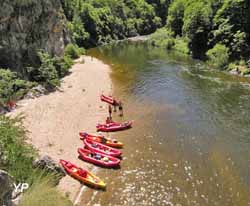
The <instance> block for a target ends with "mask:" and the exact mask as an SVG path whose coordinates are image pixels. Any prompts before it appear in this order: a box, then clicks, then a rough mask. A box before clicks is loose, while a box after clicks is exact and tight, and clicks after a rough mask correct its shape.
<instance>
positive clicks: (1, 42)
mask: <svg viewBox="0 0 250 206" xmlns="http://www.w3.org/2000/svg"><path fill="white" fill-rule="evenodd" d="M0 5H1V6H0V67H4V68H11V69H12V70H16V71H19V72H21V73H22V74H25V72H24V70H23V68H25V67H26V66H30V65H36V64H37V55H36V52H37V51H38V50H44V51H46V52H48V53H50V54H52V55H58V56H60V55H61V54H62V53H63V50H64V47H65V45H66V44H67V43H68V42H69V38H68V34H67V31H66V29H65V28H66V26H65V24H66V19H65V16H64V14H63V10H62V7H61V2H60V0H0Z"/></svg>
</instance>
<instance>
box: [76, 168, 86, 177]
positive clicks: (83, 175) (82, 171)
mask: <svg viewBox="0 0 250 206" xmlns="http://www.w3.org/2000/svg"><path fill="white" fill-rule="evenodd" d="M77 173H78V174H79V175H80V176H81V177H87V172H86V171H84V170H78V172H77Z"/></svg>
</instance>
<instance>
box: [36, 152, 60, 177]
mask: <svg viewBox="0 0 250 206" xmlns="http://www.w3.org/2000/svg"><path fill="white" fill-rule="evenodd" d="M33 165H34V167H36V168H40V169H44V170H46V171H48V172H51V173H54V174H58V175H60V176H65V172H64V170H63V169H62V167H61V166H60V165H59V164H58V163H57V162H55V161H54V160H53V159H52V158H51V157H50V156H48V155H44V156H42V157H40V158H39V159H37V160H35V161H34V163H33Z"/></svg>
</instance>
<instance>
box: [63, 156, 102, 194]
mask: <svg viewBox="0 0 250 206" xmlns="http://www.w3.org/2000/svg"><path fill="white" fill-rule="evenodd" d="M60 164H61V165H62V167H63V168H64V169H65V171H66V172H67V173H68V174H69V175H70V176H71V177H73V178H75V179H77V180H78V181H80V182H82V183H84V184H86V185H88V186H91V187H94V188H97V189H105V188H106V184H105V183H104V182H103V181H102V180H101V179H100V178H99V177H97V176H95V175H94V174H92V173H90V172H88V171H87V170H84V169H82V168H80V167H77V166H76V165H74V164H72V163H71V162H69V161H66V160H60ZM80 171H82V172H84V173H85V174H86V176H84V177H83V176H81V175H80V174H79V172H80Z"/></svg>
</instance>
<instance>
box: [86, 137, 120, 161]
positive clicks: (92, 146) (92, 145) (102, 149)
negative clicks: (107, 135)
mask: <svg viewBox="0 0 250 206" xmlns="http://www.w3.org/2000/svg"><path fill="white" fill-rule="evenodd" d="M83 142H84V144H85V146H86V148H87V149H89V150H91V151H92V152H97V153H101V154H105V155H108V156H113V157H119V156H121V155H122V152H121V151H120V150H118V149H114V148H112V147H109V146H107V145H104V144H102V143H99V142H94V141H91V140H88V139H84V140H83Z"/></svg>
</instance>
